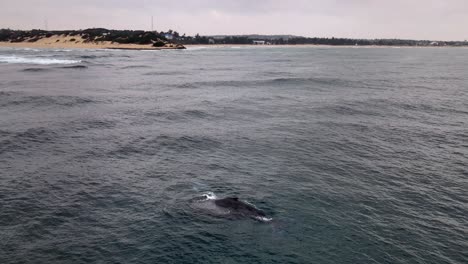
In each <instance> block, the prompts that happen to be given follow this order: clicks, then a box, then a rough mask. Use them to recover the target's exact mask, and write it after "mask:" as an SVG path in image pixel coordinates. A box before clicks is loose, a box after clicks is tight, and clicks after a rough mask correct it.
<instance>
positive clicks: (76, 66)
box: [60, 65, 88, 69]
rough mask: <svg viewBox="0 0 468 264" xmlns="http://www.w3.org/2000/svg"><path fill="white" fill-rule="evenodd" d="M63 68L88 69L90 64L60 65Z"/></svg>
mask: <svg viewBox="0 0 468 264" xmlns="http://www.w3.org/2000/svg"><path fill="white" fill-rule="evenodd" d="M60 68H62V69H87V68H88V66H85V65H73V66H64V67H60Z"/></svg>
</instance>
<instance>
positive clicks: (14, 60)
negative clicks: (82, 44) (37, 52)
mask: <svg viewBox="0 0 468 264" xmlns="http://www.w3.org/2000/svg"><path fill="white" fill-rule="evenodd" d="M0 63H11V64H39V65H49V64H75V63H81V61H80V60H66V59H49V58H28V57H18V56H0Z"/></svg>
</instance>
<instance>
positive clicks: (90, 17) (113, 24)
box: [0, 0, 468, 40]
mask: <svg viewBox="0 0 468 264" xmlns="http://www.w3.org/2000/svg"><path fill="white" fill-rule="evenodd" d="M1 1H2V3H1V4H0V28H5V27H9V28H15V29H31V28H44V20H45V19H46V18H47V20H48V24H49V27H50V29H80V28H89V27H106V28H113V29H146V30H149V29H150V27H151V23H150V21H151V18H150V17H151V15H154V17H155V28H156V29H158V30H167V29H169V28H171V29H174V30H177V31H179V32H181V33H187V34H191V35H192V34H196V33H200V34H205V35H206V34H210V35H211V34H250V33H260V34H294V35H303V36H309V37H313V36H318V37H332V36H335V37H353V38H411V39H440V40H464V39H468V27H467V26H468V0H328V1H326V0H289V1H285V0H235V1H234V0H233V1H215V0H185V1H182V0H180V1H174V0H172V1H171V0H169V1H167V0H166V1H162V0H1Z"/></svg>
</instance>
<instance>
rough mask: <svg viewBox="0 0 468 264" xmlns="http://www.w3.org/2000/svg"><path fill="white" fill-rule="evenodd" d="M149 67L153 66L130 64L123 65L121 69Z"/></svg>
mask: <svg viewBox="0 0 468 264" xmlns="http://www.w3.org/2000/svg"><path fill="white" fill-rule="evenodd" d="M148 68H152V67H151V66H148V65H130V66H125V67H122V68H121V69H124V70H125V69H148Z"/></svg>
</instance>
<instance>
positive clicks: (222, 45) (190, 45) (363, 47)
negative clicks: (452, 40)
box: [184, 44, 468, 49]
mask: <svg viewBox="0 0 468 264" xmlns="http://www.w3.org/2000/svg"><path fill="white" fill-rule="evenodd" d="M184 47H186V48H187V49H190V48H243V47H244V48H275V47H276V48H355V49H359V48H361V49H365V48H398V49H399V48H468V46H449V45H446V46H396V45H395V46H390V45H358V46H356V45H325V44H295V45H292V44H281V45H254V44H186V45H184Z"/></svg>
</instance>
